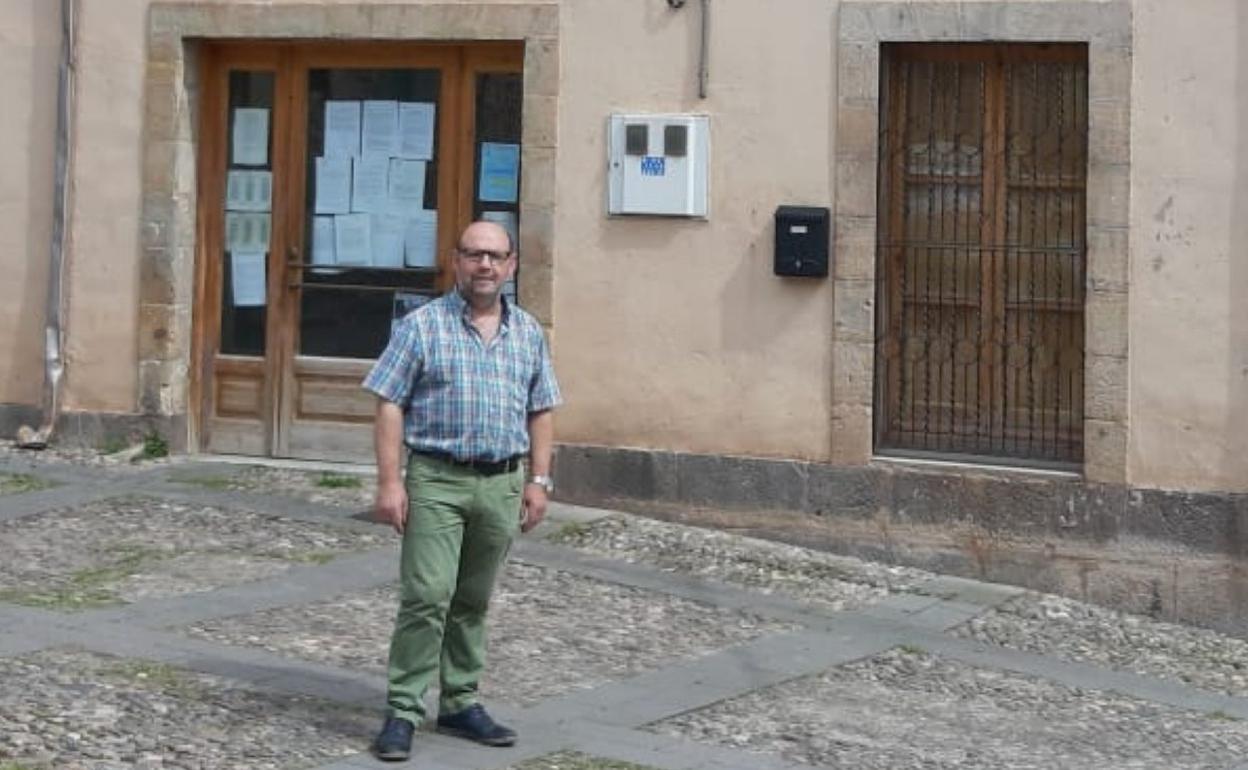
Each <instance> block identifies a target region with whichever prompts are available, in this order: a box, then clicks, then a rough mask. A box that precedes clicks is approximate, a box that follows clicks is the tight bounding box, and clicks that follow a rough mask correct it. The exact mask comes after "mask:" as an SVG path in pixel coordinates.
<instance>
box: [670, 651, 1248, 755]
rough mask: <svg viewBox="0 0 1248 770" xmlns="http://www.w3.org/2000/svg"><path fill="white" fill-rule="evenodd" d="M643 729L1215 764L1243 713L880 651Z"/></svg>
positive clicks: (1238, 733) (912, 751) (941, 751)
mask: <svg viewBox="0 0 1248 770" xmlns="http://www.w3.org/2000/svg"><path fill="white" fill-rule="evenodd" d="M651 729H653V730H656V731H658V732H661V733H666V734H670V735H678V736H681V737H685V738H691V739H694V740H698V741H704V742H712V743H718V744H723V745H726V746H730V747H733V748H744V749H748V750H752V751H758V752H765V753H772V754H779V755H781V756H782V757H784V758H785V759H787V760H789V761H794V762H801V763H805V764H814V765H826V766H830V767H853V768H859V769H864V770H865V769H869V768H888V770H910V769H911V768H914V769H916V770H917V769H919V768H921V769H922V770H937V769H943V768H959V769H960V770H965V769H967V768H985V770H988V769H991V770H999V769H1001V768H1020V769H1021V768H1038V767H1046V768H1047V767H1055V768H1071V769H1072V770H1087V768H1156V769H1157V770H1179V768H1227V767H1230V766H1232V765H1233V763H1234V762H1235V761H1238V760H1241V759H1242V758H1243V757H1244V756H1246V755H1248V722H1244V721H1240V720H1235V719H1229V718H1227V717H1225V716H1222V715H1219V714H1205V713H1201V712H1196V711H1184V710H1180V709H1176V708H1172V707H1168V706H1162V705H1157V704H1153V703H1148V702H1145V701H1140V700H1135V699H1132V698H1127V697H1124V696H1120V695H1116V694H1112V693H1107V692H1101V691H1095V690H1084V689H1077V688H1070V687H1066V686H1063V685H1059V684H1055V683H1052V682H1049V681H1045V680H1040V679H1032V678H1030V677H1025V676H1022V675H1017V674H1012V673H1008V672H1004V671H998V670H993V669H986V668H977V667H973V666H969V665H966V664H962V663H958V662H953V661H948V660H944V659H940V658H937V657H934V656H931V655H928V654H926V653H924V652H922V651H920V650H916V649H897V650H891V651H889V652H886V653H883V654H881V655H878V656H876V657H873V658H869V659H866V660H862V661H858V662H856V663H853V664H849V665H846V666H842V667H839V668H835V669H832V670H830V671H827V672H825V673H823V674H821V675H819V676H815V677H809V678H805V679H800V680H795V681H792V682H787V683H785V684H782V685H779V686H777V687H773V688H769V689H767V690H760V691H758V692H754V693H750V694H749V695H746V696H742V697H740V698H735V699H733V700H729V701H724V702H722V703H719V704H716V705H714V706H711V707H709V708H707V709H702V710H699V711H694V712H689V713H686V714H683V715H680V716H678V717H675V718H673V719H670V720H666V721H664V722H661V723H658V724H656V725H652V726H651Z"/></svg>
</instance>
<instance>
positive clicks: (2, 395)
mask: <svg viewBox="0 0 1248 770" xmlns="http://www.w3.org/2000/svg"><path fill="white" fill-rule="evenodd" d="M60 45H61V29H60V4H59V3H50V2H49V1H48V0H11V1H10V2H5V3H0V93H3V94H5V95H6V97H7V104H6V105H5V108H4V109H3V110H0V404H4V403H10V404H27V405H37V404H38V403H39V400H40V397H41V389H42V387H43V325H44V305H45V302H46V295H47V286H48V283H47V281H48V261H49V259H50V250H51V241H50V238H51V233H52V196H53V183H52V179H53V164H54V162H55V151H56V148H55V137H56V100H55V99H54V98H48V95H49V94H53V95H54V94H55V93H56V81H57V62H58V60H59V58H60Z"/></svg>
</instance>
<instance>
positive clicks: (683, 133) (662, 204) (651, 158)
mask: <svg viewBox="0 0 1248 770" xmlns="http://www.w3.org/2000/svg"><path fill="white" fill-rule="evenodd" d="M708 134H709V130H708V118H707V116H705V115H612V116H611V120H610V137H609V141H608V143H607V144H608V150H607V154H608V159H607V162H608V174H607V180H608V181H607V213H608V214H655V215H659V216H676V217H705V216H706V215H707V213H708V206H707V190H706V187H707V184H706V182H707V168H708V167H709V157H708V153H709V150H710V137H709V136H708Z"/></svg>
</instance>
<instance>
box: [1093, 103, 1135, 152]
mask: <svg viewBox="0 0 1248 770" xmlns="http://www.w3.org/2000/svg"><path fill="white" fill-rule="evenodd" d="M1130 162H1131V103H1130V102H1129V101H1127V100H1125V99H1122V100H1112V101H1111V100H1101V101H1093V102H1089V104H1088V163H1089V166H1090V167H1092V168H1101V167H1107V166H1108V167H1120V166H1125V165H1126V164H1128V163H1130Z"/></svg>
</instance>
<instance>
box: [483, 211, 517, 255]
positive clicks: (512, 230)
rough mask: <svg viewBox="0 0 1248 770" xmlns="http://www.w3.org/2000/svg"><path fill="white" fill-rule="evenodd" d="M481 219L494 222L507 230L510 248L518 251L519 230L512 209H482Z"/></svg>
mask: <svg viewBox="0 0 1248 770" xmlns="http://www.w3.org/2000/svg"><path fill="white" fill-rule="evenodd" d="M481 219H482V221H485V222H494V223H496V224H498V225H499V226H500V227H502V228H503V229H504V230H506V231H507V235H509V236H511V248H512V249H515V250H517V251H519V249H520V230H519V228H518V227H517V225H516V212H514V211H482V212H481Z"/></svg>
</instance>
